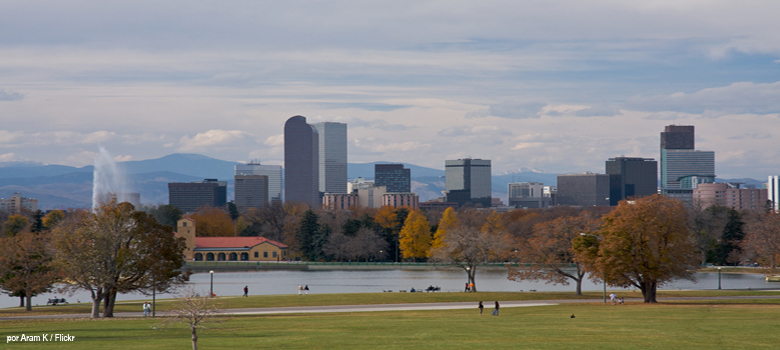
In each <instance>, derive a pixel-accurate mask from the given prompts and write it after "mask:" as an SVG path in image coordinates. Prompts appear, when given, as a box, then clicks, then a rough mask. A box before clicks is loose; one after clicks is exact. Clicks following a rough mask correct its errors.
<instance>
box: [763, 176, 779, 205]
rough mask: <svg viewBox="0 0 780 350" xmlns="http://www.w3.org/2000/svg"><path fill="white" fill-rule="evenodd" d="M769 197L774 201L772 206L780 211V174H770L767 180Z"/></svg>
mask: <svg viewBox="0 0 780 350" xmlns="http://www.w3.org/2000/svg"><path fill="white" fill-rule="evenodd" d="M766 191H767V199H768V200H770V201H772V204H771V205H772V208H773V209H774V210H775V211H776V212H780V176H777V175H770V176H769V178H768V181H767V182H766Z"/></svg>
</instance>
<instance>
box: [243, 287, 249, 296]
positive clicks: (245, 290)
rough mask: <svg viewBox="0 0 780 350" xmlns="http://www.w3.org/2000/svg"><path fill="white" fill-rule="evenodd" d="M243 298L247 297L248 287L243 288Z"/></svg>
mask: <svg viewBox="0 0 780 350" xmlns="http://www.w3.org/2000/svg"><path fill="white" fill-rule="evenodd" d="M244 296H245V297H246V296H249V286H244Z"/></svg>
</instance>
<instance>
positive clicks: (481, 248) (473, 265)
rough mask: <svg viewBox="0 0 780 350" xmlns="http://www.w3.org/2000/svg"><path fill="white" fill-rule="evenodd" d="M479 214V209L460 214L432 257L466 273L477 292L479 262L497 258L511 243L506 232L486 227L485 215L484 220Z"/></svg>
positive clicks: (474, 290) (434, 249)
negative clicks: (455, 224) (457, 221)
mask: <svg viewBox="0 0 780 350" xmlns="http://www.w3.org/2000/svg"><path fill="white" fill-rule="evenodd" d="M478 217H479V214H478V213H477V212H463V213H459V214H458V219H459V224H458V226H457V227H455V228H452V229H451V230H448V231H446V234H445V235H444V236H443V237H442V245H441V246H440V247H438V248H433V249H431V251H432V253H431V260H433V261H439V262H443V263H447V264H452V265H454V266H457V267H460V268H462V269H463V270H464V271H465V272H466V275H467V276H468V281H469V283H472V284H474V289H472V291H473V292H476V291H477V283H476V278H475V277H476V273H477V266H478V264H480V263H484V262H490V261H495V260H498V259H499V258H500V257H501V256H502V255H503V253H504V252H505V251H506V249H507V247H508V246H509V245H508V242H507V239H508V237H507V236H506V234H505V233H504V232H503V231H496V230H492V229H489V230H488V229H486V227H485V223H486V220H485V219H484V216H483V219H482V220H478V219H476V218H478ZM464 219H465V220H464ZM488 227H491V225H488Z"/></svg>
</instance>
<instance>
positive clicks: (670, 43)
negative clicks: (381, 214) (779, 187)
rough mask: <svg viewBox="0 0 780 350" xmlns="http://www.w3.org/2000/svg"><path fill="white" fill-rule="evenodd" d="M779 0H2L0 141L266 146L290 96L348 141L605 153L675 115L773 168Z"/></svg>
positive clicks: (520, 163) (1, 157) (82, 154)
mask: <svg viewBox="0 0 780 350" xmlns="http://www.w3.org/2000/svg"><path fill="white" fill-rule="evenodd" d="M778 13H780V2H778V1H775V0H767V1H751V0H747V1H739V2H737V1H704V0H673V1H666V0H654V1H608V0H591V1H580V0H571V1H542V0H539V1H524V0H511V1H490V0H480V1H457V0H447V1H426V0H414V1H405V0H392V1H340V0H332V1H315V0H311V1H294V0H293V1H273V2H272V1H231V0H221V1H198V0H187V1H181V0H167V1H143V0H136V1H110V0H108V1H107V0H100V1H97V0H95V1H91V0H81V1H79V0H73V1H60V0H42V1H36V0H24V1H15V0H8V1H3V2H2V3H0V162H11V161H37V162H45V163H49V164H62V165H71V166H84V165H89V164H92V163H93V162H94V159H95V157H96V154H97V153H98V147H99V146H101V145H102V146H103V147H105V148H106V149H107V150H108V151H109V152H110V153H111V154H112V155H114V156H115V158H116V160H117V161H127V160H143V159H152V158H159V157H162V156H164V155H168V154H172V153H198V154H203V155H206V156H209V157H214V158H218V159H223V160H229V161H249V160H259V161H261V162H262V163H264V164H283V160H284V154H283V146H284V145H283V142H284V138H283V126H284V122H285V121H286V120H287V119H288V118H289V117H291V116H294V115H303V116H305V117H307V119H308V121H309V122H321V121H337V122H344V123H347V124H348V137H349V146H348V147H349V162H352V163H366V162H373V161H392V162H401V163H411V164H416V165H421V166H427V167H433V168H439V169H443V168H444V160H445V159H458V158H466V157H470V158H482V159H491V160H492V170H493V172H494V173H511V172H516V171H522V170H529V169H534V170H536V171H543V172H549V173H575V172H584V171H592V172H601V173H603V172H604V161H606V160H607V159H608V158H611V157H616V156H631V157H646V158H655V159H658V158H659V135H660V132H661V131H663V129H664V126H666V125H670V124H676V125H694V126H695V127H696V148H697V149H700V150H706V151H715V158H716V173H717V174H718V176H719V177H721V178H726V179H729V178H742V177H752V178H755V179H766V176H767V175H776V174H780V143H779V142H778V138H780V21H778V20H777V14H778Z"/></svg>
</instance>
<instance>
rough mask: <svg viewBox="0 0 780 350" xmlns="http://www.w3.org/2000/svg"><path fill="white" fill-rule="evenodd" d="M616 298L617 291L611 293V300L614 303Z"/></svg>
mask: <svg viewBox="0 0 780 350" xmlns="http://www.w3.org/2000/svg"><path fill="white" fill-rule="evenodd" d="M615 299H617V295H615V293H610V294H609V300H610V301H612V305H615Z"/></svg>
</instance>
